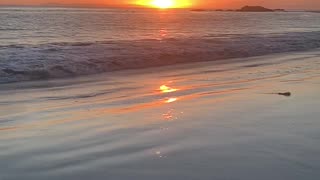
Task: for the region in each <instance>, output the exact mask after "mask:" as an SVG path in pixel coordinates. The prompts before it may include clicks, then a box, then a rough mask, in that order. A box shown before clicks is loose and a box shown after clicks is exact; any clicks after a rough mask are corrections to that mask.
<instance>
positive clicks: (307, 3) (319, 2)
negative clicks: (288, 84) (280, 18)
mask: <svg viewBox="0 0 320 180" xmlns="http://www.w3.org/2000/svg"><path fill="white" fill-rule="evenodd" d="M136 1H137V0H0V4H10V5H39V4H47V3H59V4H60V3H61V4H101V5H115V6H126V5H127V4H132V3H134V2H136ZM177 1H179V0H177ZM190 1H191V3H192V4H193V7H198V8H239V7H241V6H244V5H262V6H265V7H269V8H286V9H320V0H190Z"/></svg>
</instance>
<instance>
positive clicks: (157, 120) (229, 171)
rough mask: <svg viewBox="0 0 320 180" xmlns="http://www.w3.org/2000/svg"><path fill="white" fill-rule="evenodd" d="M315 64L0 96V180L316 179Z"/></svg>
mask: <svg viewBox="0 0 320 180" xmlns="http://www.w3.org/2000/svg"><path fill="white" fill-rule="evenodd" d="M319 60H320V53H319V51H315V52H305V53H296V54H282V55H273V56H264V57H256V58H248V59H235V60H230V61H220V62H211V63H194V64H187V65H177V66H171V67H162V68H152V69H146V70H132V71H123V72H116V73H112V74H111V73H107V74H102V75H96V76H90V77H82V78H75V79H64V80H52V81H42V82H24V83H15V84H2V85H0V89H1V90H0V149H1V151H0V179H1V180H6V179H33V180H34V179H68V180H69V179H89V178H90V179H101V178H103V179H139V180H140V179H208V180H209V179H218V180H219V179H232V180H233V179H240V180H242V179H243V180H248V179H265V180H270V179H279V180H280V179H297V180H298V179H299V180H300V179H310V180H311V179H316V178H317V177H319V176H320V173H319V169H320V159H319V156H318V154H319V152H320V143H319V138H320V134H319V132H320V131H319V130H320V129H319V127H320V121H319V115H320V112H319V105H320V101H319V98H320V95H319V94H318V93H319V92H320V85H319V83H320V73H319V72H320V71H319V69H320V63H319ZM287 91H290V92H291V93H292V96H290V97H285V96H280V95H277V94H276V93H279V92H287Z"/></svg>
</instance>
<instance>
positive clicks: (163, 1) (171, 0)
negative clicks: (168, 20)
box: [135, 0, 191, 9]
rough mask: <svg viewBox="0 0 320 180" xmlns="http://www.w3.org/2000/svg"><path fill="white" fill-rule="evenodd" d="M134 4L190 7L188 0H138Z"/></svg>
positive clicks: (160, 7) (167, 7)
mask: <svg viewBox="0 0 320 180" xmlns="http://www.w3.org/2000/svg"><path fill="white" fill-rule="evenodd" d="M135 4H137V5H141V6H147V7H153V8H158V9H170V8H186V7H190V6H191V3H190V2H189V0H138V1H137V2H136V3H135Z"/></svg>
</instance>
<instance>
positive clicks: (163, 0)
mask: <svg viewBox="0 0 320 180" xmlns="http://www.w3.org/2000/svg"><path fill="white" fill-rule="evenodd" d="M151 4H152V5H153V6H154V7H158V8H161V9H167V8H170V7H173V5H174V4H173V1H172V0H154V1H152V2H151Z"/></svg>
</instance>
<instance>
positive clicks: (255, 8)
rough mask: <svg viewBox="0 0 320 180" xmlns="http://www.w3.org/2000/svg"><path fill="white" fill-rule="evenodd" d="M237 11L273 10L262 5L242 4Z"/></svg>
mask: <svg viewBox="0 0 320 180" xmlns="http://www.w3.org/2000/svg"><path fill="white" fill-rule="evenodd" d="M238 11H242V12H273V11H274V10H272V9H268V8H265V7H262V6H244V7H243V8H241V9H239V10H238Z"/></svg>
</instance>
